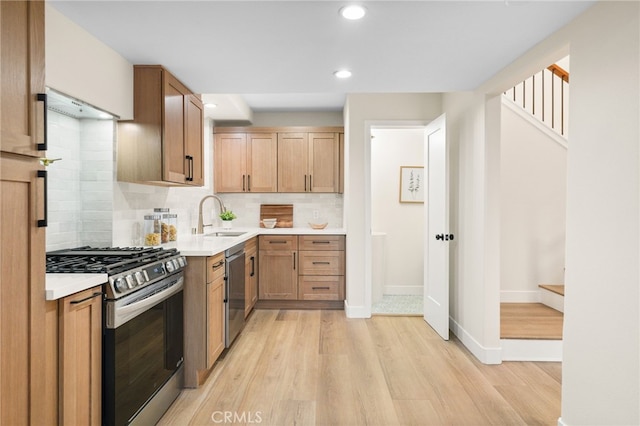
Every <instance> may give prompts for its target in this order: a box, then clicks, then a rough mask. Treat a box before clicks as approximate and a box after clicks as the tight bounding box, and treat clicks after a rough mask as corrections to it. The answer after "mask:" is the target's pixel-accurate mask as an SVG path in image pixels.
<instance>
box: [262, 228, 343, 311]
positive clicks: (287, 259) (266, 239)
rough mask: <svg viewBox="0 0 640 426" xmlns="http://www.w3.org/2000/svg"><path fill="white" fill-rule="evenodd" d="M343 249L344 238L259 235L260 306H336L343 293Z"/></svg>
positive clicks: (332, 236)
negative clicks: (320, 303)
mask: <svg viewBox="0 0 640 426" xmlns="http://www.w3.org/2000/svg"><path fill="white" fill-rule="evenodd" d="M344 247H345V238H344V236H343V235H300V236H297V235H262V236H260V239H259V257H260V268H259V269H260V282H259V284H258V287H259V300H260V303H261V306H263V307H305V306H311V305H308V304H307V305H305V304H304V303H302V304H301V303H297V304H293V303H292V302H291V301H305V302H306V301H315V302H318V301H325V302H338V303H337V304H335V307H339V306H340V302H341V301H343V300H344V293H345V290H344V287H345V280H344V271H345V254H344V253H345V252H344ZM270 301H281V302H282V303H281V304H280V305H278V304H277V303H271V302H270ZM266 302H269V303H266ZM284 302H286V304H285V303H284ZM314 306H315V305H314ZM329 306H333V305H327V306H326V307H329ZM316 307H317V306H316Z"/></svg>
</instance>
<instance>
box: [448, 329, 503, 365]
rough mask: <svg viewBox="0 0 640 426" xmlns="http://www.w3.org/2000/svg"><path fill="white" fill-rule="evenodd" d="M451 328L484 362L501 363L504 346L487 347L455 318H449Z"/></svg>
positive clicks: (474, 354) (479, 359)
mask: <svg viewBox="0 0 640 426" xmlns="http://www.w3.org/2000/svg"><path fill="white" fill-rule="evenodd" d="M449 329H450V330H451V331H452V332H453V334H455V335H456V337H457V338H458V340H460V342H462V344H463V345H464V346H465V347H466V348H467V349H469V351H470V352H471V353H472V354H473V356H475V357H476V358H478V361H480V362H481V363H483V364H501V363H502V348H499V347H498V348H486V347H484V346H482V345H481V344H480V343H479V342H478V341H477V340H476V339H475V338H474V337H473V336H472V335H471V334H469V333H468V332H467V331H466V330H465V329H464V328H463V327H462V326H461V325H460V324H458V323H457V322H456V321H455V320H454V319H453V318H449Z"/></svg>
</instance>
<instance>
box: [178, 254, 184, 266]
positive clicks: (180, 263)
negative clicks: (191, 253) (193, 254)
mask: <svg viewBox="0 0 640 426" xmlns="http://www.w3.org/2000/svg"><path fill="white" fill-rule="evenodd" d="M178 265H180V267H181V268H184V257H182V256H181V257H179V258H178Z"/></svg>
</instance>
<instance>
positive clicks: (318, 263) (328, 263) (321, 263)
mask: <svg viewBox="0 0 640 426" xmlns="http://www.w3.org/2000/svg"><path fill="white" fill-rule="evenodd" d="M312 263H313V264H314V265H331V262H312Z"/></svg>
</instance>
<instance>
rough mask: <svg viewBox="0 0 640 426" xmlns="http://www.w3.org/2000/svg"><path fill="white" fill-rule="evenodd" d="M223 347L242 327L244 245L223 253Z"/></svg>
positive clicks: (227, 345) (232, 339)
mask: <svg viewBox="0 0 640 426" xmlns="http://www.w3.org/2000/svg"><path fill="white" fill-rule="evenodd" d="M224 255H225V259H226V262H225V265H226V266H225V277H224V279H225V291H224V318H225V322H224V331H225V333H224V347H225V348H228V347H229V346H231V343H233V341H234V340H235V338H236V337H237V336H238V334H239V333H240V331H242V328H243V327H244V299H245V294H244V271H245V266H244V257H245V256H244V243H240V244H237V245H235V246H233V247H231V248H230V249H228V250H226V251H225V252H224Z"/></svg>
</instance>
